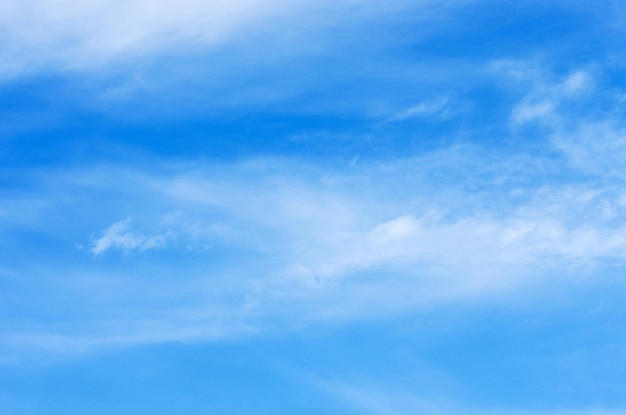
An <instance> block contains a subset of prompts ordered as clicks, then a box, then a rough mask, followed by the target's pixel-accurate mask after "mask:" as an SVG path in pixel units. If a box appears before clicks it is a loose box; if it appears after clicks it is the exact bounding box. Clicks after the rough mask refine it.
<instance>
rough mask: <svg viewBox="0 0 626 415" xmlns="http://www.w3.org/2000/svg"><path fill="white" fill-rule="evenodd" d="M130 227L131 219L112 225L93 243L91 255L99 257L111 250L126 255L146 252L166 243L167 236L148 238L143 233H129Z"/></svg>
mask: <svg viewBox="0 0 626 415" xmlns="http://www.w3.org/2000/svg"><path fill="white" fill-rule="evenodd" d="M129 226H130V220H129V219H126V220H122V221H119V222H116V223H114V224H113V225H111V227H109V228H108V229H107V230H106V231H105V232H104V234H103V235H102V236H101V237H100V238H98V239H96V240H94V241H93V247H92V248H91V253H92V254H94V255H96V256H98V255H102V254H104V253H105V252H106V251H108V250H111V249H118V250H121V251H124V252H126V253H128V252H131V251H135V250H139V251H146V250H148V249H154V248H158V247H160V246H162V245H163V244H164V243H165V242H166V239H167V238H166V236H165V235H155V236H151V237H147V236H145V235H143V234H141V233H138V232H132V231H129V230H128V228H129Z"/></svg>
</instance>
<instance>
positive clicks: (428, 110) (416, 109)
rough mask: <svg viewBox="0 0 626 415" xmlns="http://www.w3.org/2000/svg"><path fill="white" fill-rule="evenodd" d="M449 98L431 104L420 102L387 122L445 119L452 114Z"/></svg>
mask: <svg viewBox="0 0 626 415" xmlns="http://www.w3.org/2000/svg"><path fill="white" fill-rule="evenodd" d="M450 111H451V110H450V108H449V98H448V97H442V98H439V99H436V100H433V101H429V102H420V103H419V104H416V105H414V106H412V107H409V108H405V109H403V110H401V111H398V112H397V113H396V114H394V115H392V116H391V117H389V118H387V122H397V121H405V120H408V119H412V118H430V117H440V118H442V117H445V116H447V115H449V113H450Z"/></svg>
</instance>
